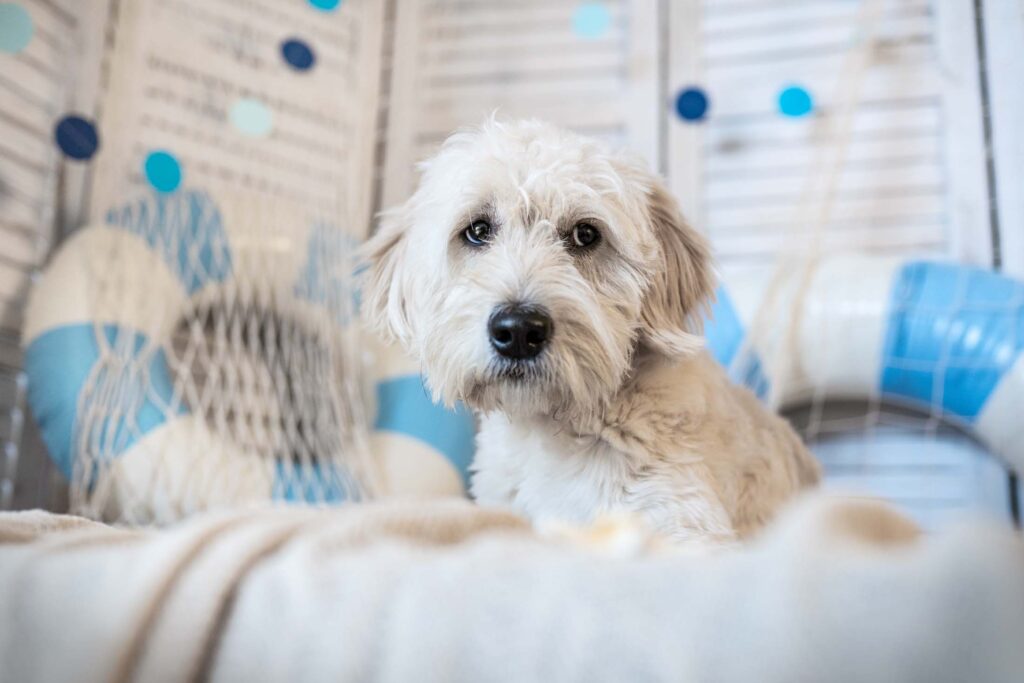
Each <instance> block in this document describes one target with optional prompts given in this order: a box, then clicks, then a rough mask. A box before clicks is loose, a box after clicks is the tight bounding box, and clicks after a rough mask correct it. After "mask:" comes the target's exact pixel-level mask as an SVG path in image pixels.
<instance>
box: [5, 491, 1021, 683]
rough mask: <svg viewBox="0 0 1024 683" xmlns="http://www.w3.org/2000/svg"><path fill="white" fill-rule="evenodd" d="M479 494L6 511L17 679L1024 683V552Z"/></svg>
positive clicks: (964, 533)
mask: <svg viewBox="0 0 1024 683" xmlns="http://www.w3.org/2000/svg"><path fill="white" fill-rule="evenodd" d="M658 547H659V546H658V545H657V544H656V543H653V544H652V543H647V542H646V540H645V539H644V537H643V535H642V534H641V533H640V532H638V531H637V530H636V529H633V528H630V527H628V526H622V525H612V526H610V527H607V528H605V529H603V530H598V531H593V532H585V533H581V534H559V535H555V536H551V535H548V536H542V535H539V534H537V533H536V532H534V531H533V530H532V529H531V527H530V526H529V524H528V523H527V522H526V521H524V520H523V519H521V518H519V517H517V516H514V515H512V514H509V513H506V512H502V511H497V510H487V509H482V508H479V507H475V506H473V505H471V504H469V503H466V502H459V501H449V502H431V503H426V502H423V503H415V504H413V503H405V504H401V503H378V504H368V505H360V506H351V507H346V508H341V509H335V510H320V511H316V510H301V509H281V508H276V509H261V510H250V511H245V512H232V513H220V514H211V515H207V516H203V517H199V518H196V519H193V520H190V521H188V522H185V523H183V524H181V525H179V526H176V527H172V528H169V529H164V530H154V531H130V530H123V529H116V528H111V527H107V526H104V525H101V524H96V523H93V522H89V521H86V520H82V519H78V518H74V517H67V516H58V515H51V514H47V513H42V512H29V513H8V514H4V515H0V680H2V681H10V682H11V683H15V682H17V683H30V682H32V681H45V682H48V683H49V682H52V681H78V682H81V683H88V682H91V681H96V682H100V681H103V682H107V681H174V682H178V681H200V680H213V681H371V680H378V681H473V682H476V681H491V680H507V681H556V680H571V681H586V682H588V683H589V682H591V681H657V680H664V681H743V682H745V683H753V682H765V681H779V682H786V683H791V682H794V681H927V682H928V683H935V682H936V681H971V682H984V681H1003V682H1006V683H1011V682H1012V683H1020V682H1021V681H1024V542H1022V540H1021V539H1020V537H1019V536H1017V535H1015V534H1014V533H1013V532H1012V531H1010V530H1008V529H1002V528H996V527H994V526H989V525H985V524H980V523H979V524H975V525H972V526H966V527H962V528H959V529H956V530H952V531H950V532H948V533H943V534H941V535H936V536H920V535H919V534H918V533H917V531H916V530H915V529H914V527H913V525H911V524H910V523H909V522H907V521H906V520H905V519H904V518H902V517H900V516H899V515H898V514H896V513H894V512H892V511H891V510H889V509H888V508H886V507H883V506H882V505H880V504H877V503H873V502H868V501H862V500H856V499H834V498H827V497H825V496H824V495H822V494H816V495H815V496H813V497H811V498H809V499H806V500H804V501H803V502H802V503H800V504H799V505H796V506H794V508H793V509H791V510H790V511H789V512H788V513H787V514H785V515H783V517H782V518H780V519H779V520H778V521H777V522H776V523H775V524H774V525H773V526H772V527H771V528H770V529H769V530H768V531H767V532H766V533H764V534H763V535H762V536H760V537H759V538H757V539H755V540H754V541H752V542H751V543H750V544H749V545H747V546H745V547H742V548H736V549H729V550H720V551H692V552H681V553H680V552H670V551H667V550H665V549H664V548H662V549H661V550H658V549H657V548H658Z"/></svg>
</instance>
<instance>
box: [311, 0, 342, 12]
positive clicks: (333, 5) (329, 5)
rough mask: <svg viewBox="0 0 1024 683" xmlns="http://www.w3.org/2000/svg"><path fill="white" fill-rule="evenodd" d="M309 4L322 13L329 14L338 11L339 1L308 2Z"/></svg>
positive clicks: (316, 0) (320, 0)
mask: <svg viewBox="0 0 1024 683" xmlns="http://www.w3.org/2000/svg"><path fill="white" fill-rule="evenodd" d="M309 4H311V5H312V6H313V7H316V8H317V9H319V10H323V11H324V12H330V11H332V10H336V9H338V5H340V4H341V0H309Z"/></svg>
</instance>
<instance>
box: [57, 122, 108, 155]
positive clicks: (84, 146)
mask: <svg viewBox="0 0 1024 683" xmlns="http://www.w3.org/2000/svg"><path fill="white" fill-rule="evenodd" d="M53 137H54V139H55V140H56V141H57V146H58V147H60V151H62V152H64V155H65V156H67V157H70V158H72V159H78V160H80V161H84V160H86V159H91V158H92V156H93V155H94V154H96V150H97V149H99V147H100V138H99V135H98V134H97V133H96V126H94V125H93V124H92V122H91V121H88V120H86V119H83V118H82V117H81V116H75V115H74V114H69V115H67V116H65V117H64V118H62V119H61V120H60V121H58V122H57V127H56V128H54V130H53Z"/></svg>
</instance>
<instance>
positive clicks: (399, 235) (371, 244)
mask: <svg viewBox="0 0 1024 683" xmlns="http://www.w3.org/2000/svg"><path fill="white" fill-rule="evenodd" d="M403 208H404V207H403ZM404 215H405V211H404V210H403V209H398V210H396V211H394V212H389V213H386V214H384V215H383V216H382V221H381V225H380V227H379V228H378V230H377V232H376V233H374V235H373V236H372V237H371V238H370V239H369V240H367V242H366V243H365V244H364V245H363V246H362V247H361V248H360V253H359V262H360V267H361V268H362V269H363V270H362V273H361V276H360V285H361V292H362V313H363V316H364V317H365V318H366V319H367V320H368V321H369V323H370V325H372V326H373V327H374V328H375V329H376V330H377V331H378V332H380V333H381V334H382V335H383V336H384V337H385V338H386V339H388V341H396V340H397V341H399V342H401V343H402V344H403V345H405V346H408V345H409V343H410V340H411V335H412V326H411V322H410V319H409V299H408V292H407V291H406V290H407V286H406V284H405V283H404V282H403V281H402V278H401V277H400V275H399V272H398V269H399V262H400V261H401V260H402V254H403V253H404V251H405V233H406V231H407V222H406V221H405V220H403V217H404Z"/></svg>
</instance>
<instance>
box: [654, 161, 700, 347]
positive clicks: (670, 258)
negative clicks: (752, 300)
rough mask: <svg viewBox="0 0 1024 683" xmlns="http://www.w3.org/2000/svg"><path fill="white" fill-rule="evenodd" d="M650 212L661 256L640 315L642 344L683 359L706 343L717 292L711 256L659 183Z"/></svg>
mask: <svg viewBox="0 0 1024 683" xmlns="http://www.w3.org/2000/svg"><path fill="white" fill-rule="evenodd" d="M647 210H648V214H649V217H650V222H651V226H652V228H653V230H654V235H655V238H656V239H657V241H658V244H659V248H660V252H661V253H660V263H659V269H658V271H657V272H656V274H655V275H654V277H653V278H652V282H651V284H650V288H649V289H648V291H647V296H646V299H645V300H644V304H643V309H642V311H641V340H642V341H643V342H644V343H645V344H646V345H647V346H648V347H649V348H651V349H653V350H655V351H658V352H659V353H661V354H663V355H665V356H668V357H670V358H681V357H683V356H687V355H690V354H692V353H694V352H695V351H697V350H698V349H700V347H701V344H702V343H703V342H702V339H701V337H700V333H701V330H702V327H703V317H702V316H703V313H704V312H705V311H706V309H707V306H708V304H709V303H710V301H711V297H712V294H713V293H714V288H715V276H714V269H713V266H712V262H711V251H710V248H709V246H708V243H707V241H706V240H705V239H704V237H703V236H702V235H701V234H699V233H698V232H697V231H696V230H694V229H693V228H691V227H690V226H689V225H687V223H686V221H685V219H684V218H683V215H682V212H681V211H680V209H679V204H678V202H676V200H675V198H674V197H672V195H671V194H670V193H669V191H668V189H667V188H666V187H665V186H664V184H662V182H661V181H660V180H659V179H657V178H653V179H652V182H651V185H650V189H649V193H648V197H647Z"/></svg>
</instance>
